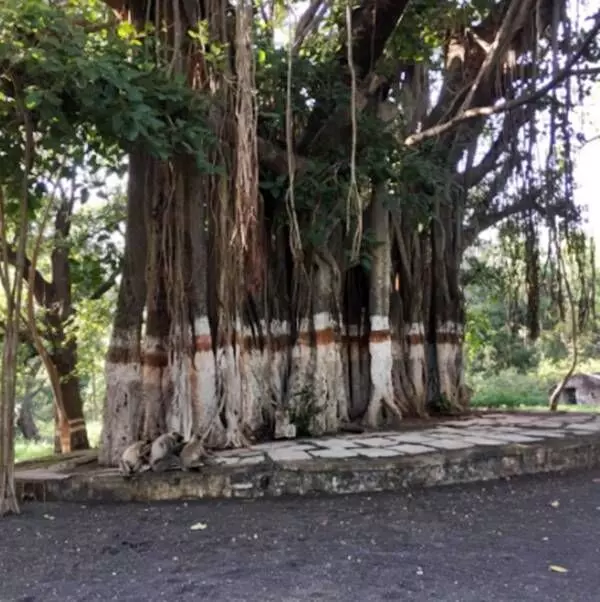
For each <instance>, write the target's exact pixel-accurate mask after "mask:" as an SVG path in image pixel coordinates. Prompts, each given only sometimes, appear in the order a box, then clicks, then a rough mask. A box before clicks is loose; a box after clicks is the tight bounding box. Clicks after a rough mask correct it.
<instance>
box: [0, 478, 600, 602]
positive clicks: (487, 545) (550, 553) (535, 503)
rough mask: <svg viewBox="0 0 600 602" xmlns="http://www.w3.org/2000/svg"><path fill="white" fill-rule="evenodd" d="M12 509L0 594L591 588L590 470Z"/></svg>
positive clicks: (431, 597) (596, 546) (520, 592)
mask: <svg viewBox="0 0 600 602" xmlns="http://www.w3.org/2000/svg"><path fill="white" fill-rule="evenodd" d="M22 510H23V513H22V514H21V515H20V516H13V517H8V518H5V519H2V520H1V522H0V533H1V536H0V602H9V601H21V602H25V601H28V602H42V601H44V602H52V601H58V600H60V601H63V602H65V601H66V602H68V601H81V602H83V601H90V600H103V601H106V600H119V601H123V602H128V601H136V600H139V601H145V600H149V601H161V600H169V601H173V600H177V601H179V600H183V601H185V600H196V601H198V600H210V601H211V602H235V601H244V602H254V601H256V602H258V601H261V602H263V601H264V602H269V601H272V602H289V601H305V600H314V601H340V602H341V601H343V602H354V601H359V600H360V601H367V602H368V601H374V602H375V601H386V600H398V601H400V600H402V601H410V600H418V601H422V602H432V601H443V602H446V601H447V602H451V601H453V602H486V601H494V602H508V601H513V600H514V601H515V602H517V601H519V602H522V601H538V600H539V601H540V602H541V601H544V602H552V601H555V600H556V601H559V600H560V601H561V602H564V601H571V602H573V601H575V602H577V601H581V602H594V601H595V600H598V595H599V594H598V592H599V591H600V572H599V571H598V564H599V562H600V538H599V537H598V533H599V529H598V524H599V521H600V471H595V472H593V473H590V472H580V473H576V474H571V475H569V476H563V477H560V476H544V477H536V478H520V479H516V480H514V481H510V482H498V483H493V484H486V485H471V486H467V487H465V486H462V487H447V488H439V489H432V490H425V491H418V492H414V493H412V494H409V493H402V494H377V495H354V496H348V497H321V498H302V499H300V498H296V499H290V498H288V499H275V500H257V501H223V502H197V503H196V502H195V503H187V504H181V503H180V504H171V503H169V504H152V505H147V504H143V505H142V504H122V505H104V504H103V505H89V506H85V505H78V504H67V503H56V504H54V503H52V504H37V503H36V504H34V503H29V504H24V505H23V508H22ZM551 565H557V566H558V567H564V568H565V569H567V572H555V570H560V568H559V569H555V570H552V569H551V568H550V566H551Z"/></svg>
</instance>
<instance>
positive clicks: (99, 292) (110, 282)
mask: <svg viewBox="0 0 600 602" xmlns="http://www.w3.org/2000/svg"><path fill="white" fill-rule="evenodd" d="M120 273H121V269H118V270H115V271H114V272H113V273H112V274H111V275H110V276H109V277H108V278H107V279H106V280H105V281H104V282H103V283H102V284H101V285H100V286H98V288H97V289H96V290H95V291H94V292H93V293H92V294H91V295H90V299H91V300H92V301H97V300H98V299H100V298H101V297H103V296H104V295H105V294H106V293H107V292H108V291H109V290H110V289H111V288H112V287H113V286H114V284H115V282H116V280H117V276H118V275H119V274H120Z"/></svg>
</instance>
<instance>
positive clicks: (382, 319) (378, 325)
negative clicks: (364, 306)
mask: <svg viewBox="0 0 600 602" xmlns="http://www.w3.org/2000/svg"><path fill="white" fill-rule="evenodd" d="M370 320H371V330H389V329H390V319H389V317H388V316H370Z"/></svg>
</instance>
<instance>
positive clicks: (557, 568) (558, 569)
mask: <svg viewBox="0 0 600 602" xmlns="http://www.w3.org/2000/svg"><path fill="white" fill-rule="evenodd" d="M548 568H549V569H550V570H551V571H553V572H554V573H568V572H569V569H566V568H565V567H564V566H560V564H551V565H550V566H549V567H548Z"/></svg>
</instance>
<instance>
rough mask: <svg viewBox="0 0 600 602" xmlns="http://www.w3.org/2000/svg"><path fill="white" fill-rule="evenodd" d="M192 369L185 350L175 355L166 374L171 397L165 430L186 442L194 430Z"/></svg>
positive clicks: (190, 360) (190, 359)
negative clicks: (170, 386)
mask: <svg viewBox="0 0 600 602" xmlns="http://www.w3.org/2000/svg"><path fill="white" fill-rule="evenodd" d="M190 340H191V333H190ZM188 348H189V346H188ZM192 369H193V366H192V358H191V357H190V356H189V354H188V352H187V350H186V351H184V352H182V353H177V354H175V357H173V359H172V362H171V366H170V370H169V372H170V374H168V378H170V379H171V383H172V389H173V396H172V398H171V400H170V401H171V402H170V403H169V404H168V407H167V419H166V422H167V428H168V430H169V431H176V432H178V433H181V434H182V435H183V436H184V438H185V439H186V441H187V440H189V439H190V438H191V436H192V432H193V430H194V424H193V410H192V394H191V393H192V391H191V384H192V382H191V377H190V371H191V370H192Z"/></svg>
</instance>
